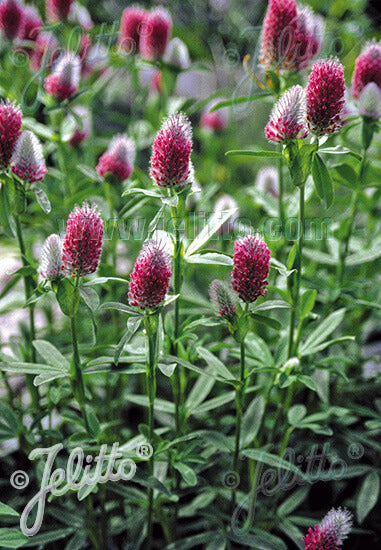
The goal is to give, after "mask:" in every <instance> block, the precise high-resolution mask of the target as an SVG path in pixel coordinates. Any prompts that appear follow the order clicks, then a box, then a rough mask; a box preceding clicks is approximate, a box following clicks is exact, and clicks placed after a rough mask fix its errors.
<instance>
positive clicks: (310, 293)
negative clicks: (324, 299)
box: [298, 289, 317, 319]
mask: <svg viewBox="0 0 381 550" xmlns="http://www.w3.org/2000/svg"><path fill="white" fill-rule="evenodd" d="M316 295H317V290H315V289H313V290H312V289H308V290H306V291H305V292H303V294H302V296H301V297H300V302H299V305H298V314H299V317H300V319H304V318H305V317H307V315H308V314H309V313H311V311H312V310H313V308H314V305H315V299H316Z"/></svg>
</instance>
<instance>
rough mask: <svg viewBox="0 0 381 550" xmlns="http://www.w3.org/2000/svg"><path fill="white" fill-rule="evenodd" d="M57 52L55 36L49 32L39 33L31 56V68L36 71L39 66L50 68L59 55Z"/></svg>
mask: <svg viewBox="0 0 381 550" xmlns="http://www.w3.org/2000/svg"><path fill="white" fill-rule="evenodd" d="M58 52H59V50H58V42H57V39H56V37H55V36H54V35H53V34H51V33H50V32H41V33H39V34H38V36H37V38H36V43H35V47H34V50H33V52H32V57H31V67H32V70H33V71H38V70H39V69H41V67H43V68H45V67H49V68H51V67H52V65H53V63H54V62H55V61H56V59H57V56H58V55H59V53H58Z"/></svg>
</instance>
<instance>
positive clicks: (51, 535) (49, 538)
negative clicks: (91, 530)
mask: <svg viewBox="0 0 381 550" xmlns="http://www.w3.org/2000/svg"><path fill="white" fill-rule="evenodd" d="M73 532H74V527H66V528H65V529H56V530H55V531H48V532H47V533H41V534H39V535H34V536H33V537H31V538H29V537H28V541H29V542H28V543H27V544H24V545H23V548H35V547H36V546H39V547H41V546H43V545H45V544H48V543H50V542H54V541H56V540H61V539H66V537H68V536H69V535H71V534H72V533H73Z"/></svg>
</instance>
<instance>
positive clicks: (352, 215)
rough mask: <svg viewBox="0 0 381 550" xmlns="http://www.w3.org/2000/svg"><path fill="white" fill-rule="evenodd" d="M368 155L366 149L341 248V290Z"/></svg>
mask: <svg viewBox="0 0 381 550" xmlns="http://www.w3.org/2000/svg"><path fill="white" fill-rule="evenodd" d="M366 153H367V148H364V150H363V155H362V159H361V164H360V171H359V176H358V180H357V186H356V187H357V188H356V191H355V193H354V195H353V197H352V207H351V213H350V217H349V224H348V229H347V234H346V236H345V238H344V240H343V242H342V246H341V250H340V258H339V264H338V269H337V279H338V281H339V285H340V288H341V286H342V284H343V280H344V274H345V264H346V260H347V256H348V252H349V244H350V240H351V237H352V234H353V229H354V224H355V220H356V215H357V208H358V203H359V200H360V193H361V190H362V181H363V177H364V169H365V162H366Z"/></svg>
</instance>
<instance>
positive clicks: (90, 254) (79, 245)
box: [62, 202, 103, 277]
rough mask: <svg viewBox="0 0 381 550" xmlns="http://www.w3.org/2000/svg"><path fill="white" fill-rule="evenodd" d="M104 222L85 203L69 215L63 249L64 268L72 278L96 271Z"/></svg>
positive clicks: (96, 212)
mask: <svg viewBox="0 0 381 550" xmlns="http://www.w3.org/2000/svg"><path fill="white" fill-rule="evenodd" d="M102 239H103V222H102V220H101V217H100V215H99V213H98V211H97V209H96V207H92V208H90V206H89V205H88V204H87V203H86V202H84V203H83V205H82V208H79V207H78V206H76V207H75V209H74V210H73V212H71V214H70V215H69V218H68V220H67V226H66V234H65V239H64V242H63V247H62V266H63V267H62V268H63V270H64V271H65V272H66V273H70V274H71V276H72V277H76V276H77V275H78V276H83V275H86V274H90V273H94V271H96V269H97V267H98V264H99V258H100V256H101V253H102Z"/></svg>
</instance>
